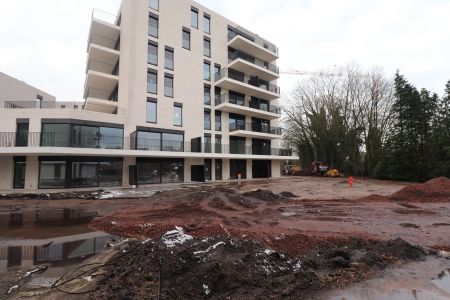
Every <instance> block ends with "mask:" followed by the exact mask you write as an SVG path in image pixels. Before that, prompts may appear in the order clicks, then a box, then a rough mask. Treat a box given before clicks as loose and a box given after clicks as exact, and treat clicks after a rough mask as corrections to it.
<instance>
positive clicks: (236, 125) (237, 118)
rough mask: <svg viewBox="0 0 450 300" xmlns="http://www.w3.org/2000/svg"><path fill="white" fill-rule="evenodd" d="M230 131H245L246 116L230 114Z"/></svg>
mask: <svg viewBox="0 0 450 300" xmlns="http://www.w3.org/2000/svg"><path fill="white" fill-rule="evenodd" d="M229 126H230V127H229V130H230V131H236V130H245V116H241V115H236V114H230V117H229Z"/></svg>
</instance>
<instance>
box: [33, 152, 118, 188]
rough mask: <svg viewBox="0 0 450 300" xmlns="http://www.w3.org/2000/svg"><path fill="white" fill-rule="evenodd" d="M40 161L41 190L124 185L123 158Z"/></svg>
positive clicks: (52, 158) (52, 159) (72, 158)
mask: <svg viewBox="0 0 450 300" xmlns="http://www.w3.org/2000/svg"><path fill="white" fill-rule="evenodd" d="M39 161H40V162H39V188H41V189H55V188H74V187H104V186H119V185H121V184H122V173H123V165H122V158H108V159H105V158H86V157H64V158H63V159H62V158H55V157H40V158H39Z"/></svg>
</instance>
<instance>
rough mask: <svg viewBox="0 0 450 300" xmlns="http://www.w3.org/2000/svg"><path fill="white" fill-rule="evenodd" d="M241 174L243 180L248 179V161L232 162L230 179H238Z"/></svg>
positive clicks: (234, 160) (237, 160)
mask: <svg viewBox="0 0 450 300" xmlns="http://www.w3.org/2000/svg"><path fill="white" fill-rule="evenodd" d="M239 174H241V179H245V178H247V161H246V160H240V159H232V160H230V178H231V179H238V178H239Z"/></svg>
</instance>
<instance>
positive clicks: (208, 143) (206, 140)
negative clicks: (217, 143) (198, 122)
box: [203, 134, 211, 153]
mask: <svg viewBox="0 0 450 300" xmlns="http://www.w3.org/2000/svg"><path fill="white" fill-rule="evenodd" d="M203 144H204V148H203V149H204V153H211V135H209V134H205V137H204V139H203Z"/></svg>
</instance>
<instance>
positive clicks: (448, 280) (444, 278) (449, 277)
mask: <svg viewBox="0 0 450 300" xmlns="http://www.w3.org/2000/svg"><path fill="white" fill-rule="evenodd" d="M432 281H433V283H434V284H435V285H436V286H437V287H439V288H440V289H442V290H444V291H447V292H448V293H450V269H447V270H444V271H442V272H441V273H439V274H438V275H437V277H436V278H434V279H433V280H432Z"/></svg>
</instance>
